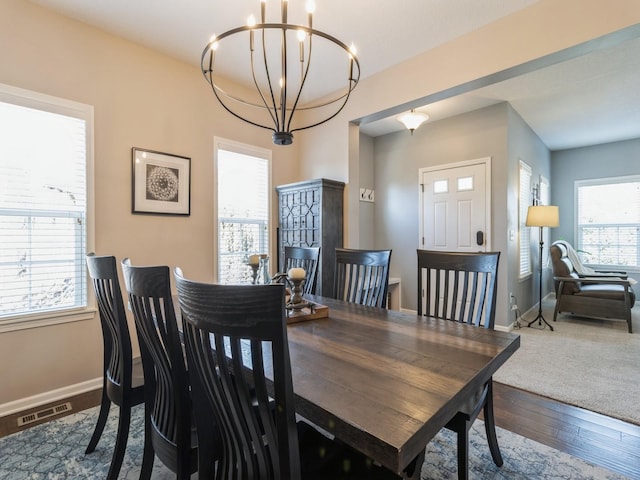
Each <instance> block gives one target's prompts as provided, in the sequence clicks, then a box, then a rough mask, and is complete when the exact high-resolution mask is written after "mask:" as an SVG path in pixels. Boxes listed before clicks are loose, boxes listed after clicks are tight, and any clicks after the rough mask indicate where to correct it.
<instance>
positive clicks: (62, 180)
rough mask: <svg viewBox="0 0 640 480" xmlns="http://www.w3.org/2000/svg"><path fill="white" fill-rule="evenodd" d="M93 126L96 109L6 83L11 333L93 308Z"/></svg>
mask: <svg viewBox="0 0 640 480" xmlns="http://www.w3.org/2000/svg"><path fill="white" fill-rule="evenodd" d="M92 129H93V107H91V106H88V105H82V104H77V103H75V102H70V101H66V100H63V99H58V98H54V97H49V96H45V95H39V94H36V93H34V92H29V91H26V90H21V89H17V88H13V87H9V86H5V85H0V244H1V246H2V248H1V249H0V323H1V324H2V327H3V329H6V328H9V329H11V327H7V326H8V325H14V328H20V327H19V326H18V325H20V324H22V325H23V326H24V325H25V322H27V321H28V320H34V321H35V320H40V321H42V320H43V319H44V318H47V317H48V318H55V317H58V318H59V317H61V316H63V315H65V314H70V313H72V312H76V313H77V312H78V309H84V307H86V306H87V275H86V267H85V255H86V253H87V239H88V238H89V236H90V232H88V229H87V218H88V214H89V208H88V207H89V203H88V197H87V171H91V170H90V167H91V159H92V148H91V147H90V145H91V138H92ZM68 320H69V319H67V320H60V321H68ZM44 323H55V322H48V321H46V320H45V321H44ZM31 326H33V325H31Z"/></svg>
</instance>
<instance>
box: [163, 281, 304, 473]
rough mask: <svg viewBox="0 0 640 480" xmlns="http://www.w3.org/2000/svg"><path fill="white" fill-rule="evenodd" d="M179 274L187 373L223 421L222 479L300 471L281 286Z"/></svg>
mask: <svg viewBox="0 0 640 480" xmlns="http://www.w3.org/2000/svg"><path fill="white" fill-rule="evenodd" d="M175 278H176V286H177V290H178V298H179V300H180V309H181V312H182V319H183V326H184V332H185V346H186V350H187V358H188V360H189V375H190V377H191V381H192V383H193V382H200V385H199V386H200V387H201V388H199V389H198V390H199V391H202V392H204V395H205V397H206V400H207V401H208V402H209V406H210V408H212V409H213V411H214V417H215V421H216V422H217V424H219V425H220V430H221V437H222V439H221V442H222V445H223V449H222V450H223V453H222V456H221V458H220V459H219V461H218V467H217V468H218V473H220V476H219V477H218V478H246V479H249V478H260V479H267V480H270V479H273V480H281V479H282V480H286V479H290V478H299V476H300V457H299V450H298V437H297V430H296V419H295V405H294V398H293V383H292V377H291V364H290V359H289V348H288V344H287V332H286V318H285V314H284V312H285V302H284V300H285V290H284V285H283V284H271V285H212V284H204V283H198V282H194V281H191V280H188V279H185V278H184V277H183V276H182V273H181V272H180V271H179V270H178V269H177V270H176V274H175ZM270 398H272V399H273V401H274V402H275V408H273V407H272V406H271V405H270V402H271V400H270ZM196 403H199V402H196ZM199 428H200V426H199Z"/></svg>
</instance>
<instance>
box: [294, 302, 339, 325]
mask: <svg viewBox="0 0 640 480" xmlns="http://www.w3.org/2000/svg"><path fill="white" fill-rule="evenodd" d="M328 316H329V307H327V306H326V305H320V304H319V303H314V302H306V301H305V306H304V307H302V308H296V309H293V308H291V307H290V306H289V304H287V324H289V323H297V322H304V321H306V320H316V319H318V318H327V317H328Z"/></svg>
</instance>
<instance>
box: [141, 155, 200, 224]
mask: <svg viewBox="0 0 640 480" xmlns="http://www.w3.org/2000/svg"><path fill="white" fill-rule="evenodd" d="M131 157H132V171H133V180H132V195H131V198H132V205H131V211H132V213H142V214H158V215H189V214H190V213H191V159H190V158H189V157H182V156H180V155H171V154H169V153H162V152H155V151H153V150H143V149H141V148H136V147H133V148H132V149H131Z"/></svg>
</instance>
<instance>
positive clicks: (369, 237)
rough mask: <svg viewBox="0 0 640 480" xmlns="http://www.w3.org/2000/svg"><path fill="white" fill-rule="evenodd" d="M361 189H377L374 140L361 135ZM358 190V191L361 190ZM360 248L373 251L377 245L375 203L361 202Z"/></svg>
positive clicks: (359, 215)
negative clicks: (375, 236)
mask: <svg viewBox="0 0 640 480" xmlns="http://www.w3.org/2000/svg"><path fill="white" fill-rule="evenodd" d="M359 155H360V166H359V169H358V171H359V172H360V186H359V189H360V188H370V189H374V188H375V184H376V183H375V169H374V147H373V138H371V137H369V136H367V135H364V134H360V151H359ZM359 189H358V190H359ZM358 206H359V209H360V210H359V212H358V222H359V230H360V231H359V240H360V241H359V246H358V248H363V249H368V250H372V249H375V248H376V245H375V238H374V232H375V227H374V225H375V216H374V213H375V206H376V204H375V202H373V203H370V202H363V201H360V202H359V205H358Z"/></svg>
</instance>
